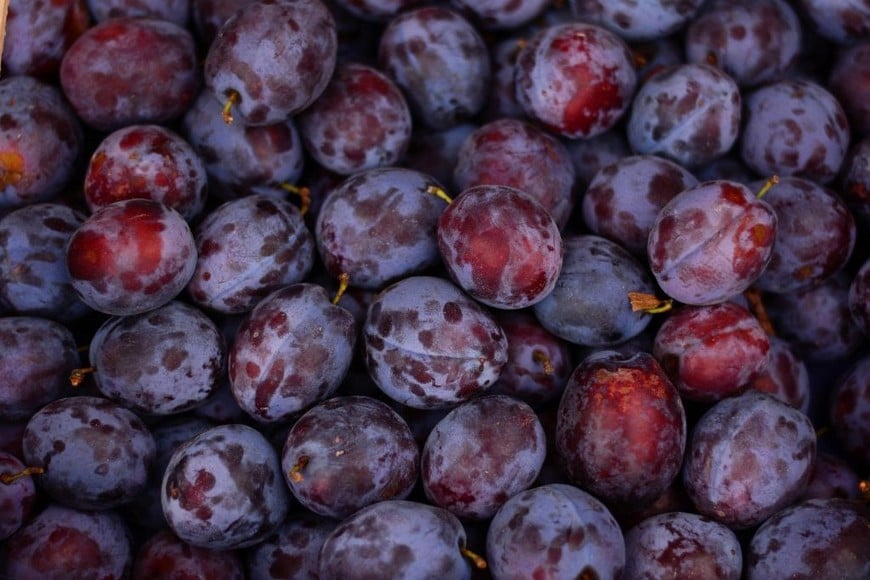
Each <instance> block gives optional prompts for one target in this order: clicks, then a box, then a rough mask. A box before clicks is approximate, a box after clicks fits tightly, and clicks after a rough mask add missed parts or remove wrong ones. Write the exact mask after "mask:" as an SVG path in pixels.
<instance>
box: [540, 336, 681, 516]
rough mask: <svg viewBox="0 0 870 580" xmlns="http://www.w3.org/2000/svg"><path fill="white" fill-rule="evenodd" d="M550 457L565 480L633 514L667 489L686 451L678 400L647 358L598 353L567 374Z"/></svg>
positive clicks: (649, 356) (642, 355) (660, 373)
mask: <svg viewBox="0 0 870 580" xmlns="http://www.w3.org/2000/svg"><path fill="white" fill-rule="evenodd" d="M555 444H556V452H557V454H558V457H559V460H560V462H561V464H562V466H563V467H564V468H565V470H566V472H567V473H568V476H569V478H570V480H571V481H572V482H573V483H574V484H575V485H577V486H578V487H581V488H583V489H584V490H587V491H589V492H590V493H593V494H595V496H596V497H598V498H600V499H601V500H602V501H605V502H607V504H608V505H611V506H614V507H617V508H619V509H623V508H627V509H636V508H639V507H643V506H644V505H645V504H648V503H650V502H652V501H653V500H655V499H656V498H658V497H659V496H660V495H661V494H662V493H664V491H665V490H666V489H667V488H668V486H669V485H671V482H672V481H673V480H674V478H675V477H676V476H677V474H678V473H679V470H680V465H681V464H682V461H683V451H684V450H685V447H686V414H685V411H684V409H683V404H682V402H681V400H680V396H679V393H678V392H677V390H676V389H675V388H674V385H673V384H671V381H670V380H669V379H668V377H667V376H666V375H665V373H664V371H663V370H662V368H661V367H660V366H659V363H658V362H657V361H656V360H655V359H654V358H653V357H652V355H650V354H647V353H643V352H641V353H638V354H635V355H633V356H630V357H628V356H623V355H620V354H618V353H616V352H613V351H603V352H601V353H600V354H594V355H590V356H589V357H587V358H586V359H585V360H584V361H583V362H582V363H580V365H579V366H578V367H577V368H576V370H575V371H574V372H573V373H572V375H571V377H570V379H569V380H568V385H567V386H566V387H565V393H564V394H563V395H562V399H561V401H560V402H559V409H558V415H557V419H556V439H555Z"/></svg>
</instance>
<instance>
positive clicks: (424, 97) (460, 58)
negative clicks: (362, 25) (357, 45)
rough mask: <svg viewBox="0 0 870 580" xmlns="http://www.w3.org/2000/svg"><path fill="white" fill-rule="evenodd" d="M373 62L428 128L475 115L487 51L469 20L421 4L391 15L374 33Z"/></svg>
mask: <svg viewBox="0 0 870 580" xmlns="http://www.w3.org/2000/svg"><path fill="white" fill-rule="evenodd" d="M377 60H378V64H379V67H380V69H381V70H383V71H384V72H385V73H386V74H387V75H388V76H389V77H390V78H392V79H393V81H395V83H396V84H397V85H398V86H399V87H400V88H401V89H402V90H403V91H404V93H405V97H406V98H407V100H408V105H409V106H410V107H411V111H412V112H413V113H414V114H415V115H416V117H417V118H418V119H419V120H420V121H421V122H422V124H424V125H426V126H428V127H430V128H432V129H447V128H450V127H452V126H454V125H457V124H459V123H461V122H462V121H464V120H466V119H469V118H471V117H473V116H474V115H476V114H477V113H478V112H479V111H480V110H481V109H482V108H483V105H484V103H485V102H486V98H487V94H488V92H489V81H490V76H491V70H490V63H489V53H488V51H487V47H486V44H485V43H484V41H483V38H482V37H481V36H480V34H479V33H478V32H477V30H476V29H475V28H474V26H472V24H471V23H470V22H469V21H468V20H466V19H465V18H464V17H463V16H461V15H460V14H459V13H458V12H455V11H453V10H451V9H449V8H445V7H442V6H424V7H422V8H417V9H413V10H408V11H406V12H402V13H401V14H399V15H398V16H396V17H394V18H392V19H391V20H390V22H389V23H388V24H387V26H386V28H385V29H384V31H383V33H382V34H381V36H380V40H379V44H378V54H377Z"/></svg>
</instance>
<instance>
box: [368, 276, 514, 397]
mask: <svg viewBox="0 0 870 580" xmlns="http://www.w3.org/2000/svg"><path fill="white" fill-rule="evenodd" d="M363 338H364V340H365V356H366V365H367V367H368V370H369V373H370V375H371V377H372V379H373V380H374V381H375V383H376V384H377V385H378V387H379V388H380V389H381V390H382V391H383V392H384V393H385V394H386V395H387V396H388V397H390V398H391V399H393V400H395V401H397V402H399V403H402V404H404V405H408V406H409V407H414V408H418V409H432V408H445V407H451V406H455V405H457V404H458V403H460V402H462V401H466V400H468V399H470V398H471V397H473V396H475V395H479V394H481V393H483V392H485V391H486V390H487V389H488V388H489V387H490V386H491V385H492V384H493V383H494V382H495V381H496V380H497V379H498V377H499V375H500V374H501V370H502V368H503V367H504V365H505V363H506V362H507V356H508V355H507V338H506V337H505V335H504V331H502V329H501V328H500V327H499V326H498V323H497V322H496V321H495V319H494V318H493V317H492V315H491V314H490V313H489V312H488V311H487V310H486V309H485V308H484V307H483V306H481V305H480V304H478V303H477V302H475V301H474V300H472V299H471V298H469V297H468V296H467V295H466V294H464V293H463V292H462V291H461V290H460V289H459V288H458V287H457V286H455V285H454V284H452V283H451V282H449V281H448V280H444V279H442V278H435V277H431V276H411V277H408V278H405V279H404V280H402V281H400V282H396V283H395V284H392V285H390V286H388V287H387V288H385V289H384V290H382V291H381V292H380V293H379V294H378V295H377V296H376V297H375V299H374V301H373V302H372V303H371V305H370V306H369V309H368V312H367V315H366V320H365V324H364V327H363Z"/></svg>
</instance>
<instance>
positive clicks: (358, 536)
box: [319, 500, 471, 580]
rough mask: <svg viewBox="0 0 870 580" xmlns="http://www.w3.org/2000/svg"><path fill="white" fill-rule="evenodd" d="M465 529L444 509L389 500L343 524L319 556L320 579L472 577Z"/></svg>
mask: <svg viewBox="0 0 870 580" xmlns="http://www.w3.org/2000/svg"><path fill="white" fill-rule="evenodd" d="M464 547H465V530H464V529H463V527H462V524H461V523H460V521H459V520H458V519H457V518H456V516H454V515H453V514H451V513H450V512H448V511H447V510H445V509H442V508H439V507H436V506H432V505H428V504H424V503H418V502H413V501H408V500H386V501H381V502H378V503H375V504H373V505H370V506H368V507H365V508H363V509H361V510H359V511H358V512H356V513H354V514H353V515H351V516H350V517H348V518H347V519H345V520H344V521H342V522H341V523H340V524H339V525H338V526H337V527H336V528H335V529H334V530H333V531H332V533H331V534H330V535H329V536H328V537H327V538H326V541H325V542H324V544H323V548H322V550H321V552H320V570H319V572H320V577H321V578H343V579H347V580H362V579H365V578H451V579H457V580H463V579H468V578H470V577H471V569H470V567H469V564H468V562H467V561H466V560H465V559H464V557H463V556H462V554H461V552H460V548H464Z"/></svg>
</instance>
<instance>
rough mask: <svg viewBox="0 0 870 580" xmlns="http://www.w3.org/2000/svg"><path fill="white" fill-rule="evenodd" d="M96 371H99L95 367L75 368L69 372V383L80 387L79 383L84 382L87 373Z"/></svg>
mask: <svg viewBox="0 0 870 580" xmlns="http://www.w3.org/2000/svg"><path fill="white" fill-rule="evenodd" d="M96 371H97V369H95V368H94V367H86V368H82V369H73V370H72V372H71V373H70V374H69V384H71V385H72V386H74V387H78V386H79V385H81V384H82V383H83V382H84V380H85V377H86V376H87V375H89V374H91V373H94V372H96Z"/></svg>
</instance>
